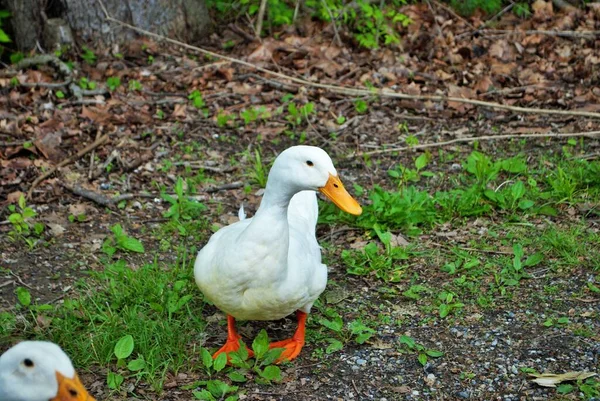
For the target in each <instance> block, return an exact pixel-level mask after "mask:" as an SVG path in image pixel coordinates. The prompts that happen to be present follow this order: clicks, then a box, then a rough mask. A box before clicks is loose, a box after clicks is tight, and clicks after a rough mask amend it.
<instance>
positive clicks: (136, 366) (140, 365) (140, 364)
mask: <svg viewBox="0 0 600 401" xmlns="http://www.w3.org/2000/svg"><path fill="white" fill-rule="evenodd" d="M145 367H146V361H144V360H143V359H142V358H138V359H134V360H133V361H130V362H129V363H128V364H127V369H129V370H131V371H132V372H137V371H138V370H142V369H144V368H145Z"/></svg>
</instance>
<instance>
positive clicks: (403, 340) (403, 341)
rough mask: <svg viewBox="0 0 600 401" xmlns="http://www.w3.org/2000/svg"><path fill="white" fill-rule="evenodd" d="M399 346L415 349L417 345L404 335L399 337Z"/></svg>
mask: <svg viewBox="0 0 600 401" xmlns="http://www.w3.org/2000/svg"><path fill="white" fill-rule="evenodd" d="M400 344H406V346H407V347H408V348H410V349H413V348H415V345H417V343H416V342H415V339H414V338H412V337H409V336H406V335H401V336H400Z"/></svg>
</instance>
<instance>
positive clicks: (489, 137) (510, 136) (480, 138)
mask: <svg viewBox="0 0 600 401" xmlns="http://www.w3.org/2000/svg"><path fill="white" fill-rule="evenodd" d="M596 135H600V131H590V132H574V133H554V134H552V133H548V134H507V135H485V136H478V137H469V138H456V139H452V140H449V141H443V142H435V143H424V144H422V145H415V146H404V147H401V148H388V149H379V150H373V151H370V152H360V153H354V154H351V155H348V156H347V157H346V158H348V159H352V158H355V157H360V156H372V155H380V154H384V153H391V152H402V151H405V150H417V149H427V148H437V147H441V146H446V145H452V144H454V143H462V142H475V141H491V140H495V139H515V138H570V137H574V136H596Z"/></svg>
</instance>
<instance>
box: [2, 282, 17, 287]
mask: <svg viewBox="0 0 600 401" xmlns="http://www.w3.org/2000/svg"><path fill="white" fill-rule="evenodd" d="M14 283H15V280H8V281H5V282H3V283H2V284H0V288H3V287H6V286H7V285H11V284H14Z"/></svg>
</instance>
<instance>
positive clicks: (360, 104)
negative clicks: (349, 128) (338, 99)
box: [354, 99, 369, 114]
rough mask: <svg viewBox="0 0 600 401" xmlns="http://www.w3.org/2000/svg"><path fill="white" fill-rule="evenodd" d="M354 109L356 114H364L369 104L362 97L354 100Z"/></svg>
mask: <svg viewBox="0 0 600 401" xmlns="http://www.w3.org/2000/svg"><path fill="white" fill-rule="evenodd" d="M354 109H355V110H356V112H357V113H358V114H364V113H366V112H367V110H369V105H368V104H367V102H365V101H364V100H362V99H358V100H356V101H354Z"/></svg>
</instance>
